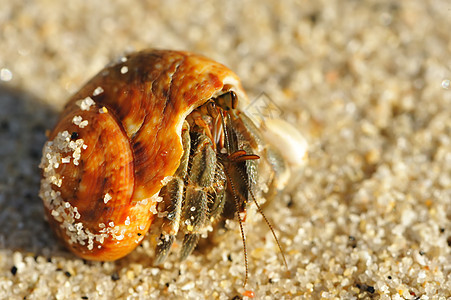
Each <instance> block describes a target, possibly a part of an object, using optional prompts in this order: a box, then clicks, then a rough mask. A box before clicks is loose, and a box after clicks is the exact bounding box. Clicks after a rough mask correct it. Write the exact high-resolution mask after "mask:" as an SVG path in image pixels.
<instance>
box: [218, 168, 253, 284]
mask: <svg viewBox="0 0 451 300" xmlns="http://www.w3.org/2000/svg"><path fill="white" fill-rule="evenodd" d="M223 166H224V165H223ZM224 172H225V174H226V176H227V178H228V179H229V180H228V182H229V183H230V187H231V188H232V192H233V198H234V200H235V208H236V215H237V218H238V223H239V224H240V231H241V239H242V241H243V251H244V266H245V268H246V275H245V277H244V284H243V287H245V286H246V284H247V279H248V274H249V267H248V262H247V248H246V235H245V234H244V226H243V221H242V220H241V217H240V203H239V200H238V197H237V193H236V189H235V185H234V184H233V180H231V177H230V174H229V171H228V170H227V167H225V166H224Z"/></svg>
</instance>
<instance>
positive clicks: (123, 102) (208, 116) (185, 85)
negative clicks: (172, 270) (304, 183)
mask: <svg viewBox="0 0 451 300" xmlns="http://www.w3.org/2000/svg"><path fill="white" fill-rule="evenodd" d="M246 105H248V100H247V97H246V95H245V93H244V91H243V89H242V87H241V84H240V82H239V79H238V77H237V76H236V75H235V74H234V73H233V72H232V71H230V70H229V69H228V68H226V67H225V66H223V65H221V64H219V63H216V62H214V61H212V60H210V59H207V58H205V57H203V56H199V55H196V54H192V53H188V52H179V51H168V50H145V51H141V52H137V53H133V54H130V55H128V56H125V57H123V58H122V59H120V60H119V61H117V62H115V63H113V64H111V65H109V66H107V67H106V68H105V69H103V70H102V71H101V72H100V73H98V74H97V75H96V76H95V77H94V78H92V79H91V80H90V81H89V82H88V83H86V85H85V86H83V87H82V88H81V89H80V91H78V92H77V93H76V94H75V95H73V96H72V97H71V98H70V99H69V101H68V103H67V105H66V106H65V108H64V110H63V112H62V114H61V116H60V118H59V121H58V122H57V124H56V126H55V128H54V129H53V130H52V131H51V133H50V134H49V141H48V142H47V143H46V144H45V145H44V149H43V156H42V161H41V164H40V168H41V169H42V180H41V190H40V197H41V198H42V200H43V203H44V207H45V211H46V214H47V219H48V222H49V224H50V226H51V227H52V228H53V230H54V231H55V232H56V234H57V236H58V237H59V238H60V239H61V240H62V242H63V243H64V244H65V246H66V247H67V248H68V249H69V250H71V251H72V252H73V253H75V254H76V255H78V256H80V257H82V258H84V259H88V260H102V261H111V260H116V259H119V258H121V257H123V256H125V255H127V254H128V253H130V252H131V251H132V250H133V249H134V248H135V247H137V246H138V245H139V244H140V243H141V241H142V240H143V238H144V236H145V235H146V233H148V232H149V231H150V232H152V233H153V234H154V235H155V236H156V237H157V238H156V239H157V243H156V251H155V262H156V263H161V262H163V261H164V260H165V259H166V257H167V255H168V253H169V251H170V248H171V245H172V244H173V242H174V240H176V239H180V241H181V257H182V258H186V257H187V256H188V255H189V254H190V253H191V252H192V251H193V249H194V248H195V246H196V244H197V243H198V240H199V238H200V236H201V235H202V234H203V233H205V231H206V230H207V227H209V226H211V225H212V224H214V223H216V222H217V221H218V220H220V219H223V218H229V219H231V218H237V219H238V220H239V221H240V228H241V233H242V236H243V242H244V232H243V227H242V222H241V221H242V217H241V214H242V213H243V212H245V211H246V207H247V204H248V203H249V202H251V201H252V200H256V199H258V198H260V197H266V198H271V197H274V195H276V194H277V192H278V191H280V190H281V189H283V188H284V186H285V185H286V182H287V178H288V176H289V172H290V168H289V166H290V164H291V165H292V164H293V163H294V164H296V163H299V162H300V161H302V160H303V159H304V155H305V145H304V144H303V142H302V141H300V140H301V139H300V138H299V137H298V136H296V134H297V133H296V130H294V129H293V128H290V127H289V126H288V125H286V124H285V123H283V124H282V125H280V124H281V123H278V122H275V124H276V125H274V126H270V127H271V128H272V129H271V128H269V127H268V128H266V129H263V124H257V123H256V122H255V121H252V120H251V119H250V118H249V117H248V116H247V115H246V114H245V113H244V112H243V108H244V107H246ZM277 124H279V125H277ZM274 128H275V129H274ZM287 128H288V132H291V134H288V135H287V134H280V132H282V131H281V130H285V132H286V129H287ZM265 132H266V133H269V134H271V135H272V139H273V140H274V137H275V136H278V137H279V139H278V142H276V144H278V145H279V146H280V145H282V148H283V149H284V150H283V151H280V147H279V149H278V148H277V147H273V146H272V145H271V143H269V142H268V140H267V138H265V134H264V133H265ZM293 135H294V138H292V137H293ZM283 152H287V153H288V154H289V155H288V157H289V159H288V160H287V159H286V157H287V155H285V157H284V153H283ZM290 160H291V161H290ZM265 220H266V218H265ZM268 224H269V223H268ZM244 245H245V244H244ZM246 264H247V261H246ZM246 271H247V268H246ZM246 275H247V274H246Z"/></svg>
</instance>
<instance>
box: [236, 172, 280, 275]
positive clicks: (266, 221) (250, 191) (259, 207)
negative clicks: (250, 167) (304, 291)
mask: <svg viewBox="0 0 451 300" xmlns="http://www.w3.org/2000/svg"><path fill="white" fill-rule="evenodd" d="M237 171H238V173H240V176H241V178H242V179H243V181H244V183H246V186H247V189H248V191H249V193H250V194H251V197H252V199H253V200H254V202H255V205H257V211H258V212H259V213H260V214H261V215H262V217H263V219H264V220H265V223H266V225H268V227H269V230H271V233H272V236H273V237H274V240H275V241H276V243H277V247H278V248H279V251H280V254H281V255H282V260H283V263H284V265H285V267H286V268H287V269H288V264H287V260H286V258H285V252H284V251H283V248H282V245H281V244H280V242H279V239H278V238H277V235H276V233H275V232H274V227H273V226H272V224H271V222H269V220H268V218H267V217H266V216H265V214H264V213H263V210H262V208H261V206H260V204H259V203H258V202H257V199H256V198H255V196H254V192H252V189H251V188H250V186H249V182H248V180H247V179H246V177H245V176H244V174H243V173H242V171H241V170H240V169H238V168H237Z"/></svg>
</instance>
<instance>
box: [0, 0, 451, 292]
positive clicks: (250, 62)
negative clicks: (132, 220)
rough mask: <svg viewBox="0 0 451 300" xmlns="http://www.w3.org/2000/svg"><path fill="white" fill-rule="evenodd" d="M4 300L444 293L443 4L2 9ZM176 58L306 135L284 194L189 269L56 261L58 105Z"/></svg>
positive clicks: (447, 61) (448, 231)
mask: <svg viewBox="0 0 451 300" xmlns="http://www.w3.org/2000/svg"><path fill="white" fill-rule="evenodd" d="M0 7H2V9H1V10H0V40H1V46H2V47H1V51H0V145H1V146H0V298H1V299H154V298H157V299H241V298H246V295H250V292H249V291H252V292H253V293H254V295H255V296H254V298H255V299H321V298H322V299H365V298H369V299H449V298H450V297H451V292H450V291H451V222H450V219H451V86H450V81H449V80H451V55H450V53H451V39H450V29H451V2H449V1H446V0H444V1H432V0H431V1H425V0H412V1H402V2H401V1H399V2H396V1H333V0H331V1H310V2H307V1H275V0H274V1H257V0H251V1H245V2H244V1H243V2H241V1H212V2H209V3H208V4H206V3H205V2H203V1H176V0H174V1H164V2H163V1H161V2H159V1H115V2H111V1H104V0H100V1H60V2H56V1H46V0H35V1H26V3H25V2H23V1H6V0H0ZM144 48H162V49H180V50H189V51H193V52H198V53H201V54H204V55H206V56H208V57H211V58H213V59H215V60H217V61H219V62H221V63H223V64H225V65H227V66H228V67H229V68H231V69H232V70H234V71H235V72H236V73H237V74H238V75H239V76H240V77H241V79H242V82H243V85H244V87H245V89H246V90H247V92H248V95H249V97H250V99H261V97H264V99H265V101H266V102H268V101H267V100H268V99H269V101H270V102H271V103H274V104H275V105H276V107H277V108H278V110H277V114H279V116H280V117H281V118H283V119H285V120H286V121H288V122H290V123H292V124H293V125H295V126H296V127H297V128H298V129H299V131H300V132H301V134H302V135H303V136H304V137H305V139H306V140H307V141H308V145H309V161H308V162H307V164H306V165H305V167H304V168H303V169H302V171H300V172H298V173H297V174H295V176H294V177H293V179H292V180H291V186H292V189H291V190H287V191H286V193H284V194H283V195H280V196H279V197H277V199H276V200H275V201H273V203H272V204H271V205H270V206H269V207H267V208H266V210H265V212H266V216H267V217H268V218H269V219H270V220H271V221H272V222H273V224H274V227H275V230H276V233H277V235H278V237H279V239H280V241H281V244H282V246H283V248H284V250H285V255H286V258H287V261H288V269H287V268H285V266H284V265H283V262H282V259H281V257H280V253H279V251H278V249H277V246H276V244H275V242H274V239H273V238H272V235H271V233H270V231H269V230H268V228H267V226H266V225H265V223H264V222H263V220H262V218H261V216H259V215H258V214H254V215H253V214H250V216H249V218H248V220H247V222H246V232H247V243H248V248H249V251H248V255H249V282H248V284H247V286H246V287H245V288H243V280H244V265H243V251H242V244H241V237H240V233H239V227H238V226H237V223H236V222H228V223H227V226H226V228H225V229H222V230H220V231H219V232H217V233H216V235H215V238H214V239H212V241H210V242H206V243H202V245H201V247H199V250H197V251H195V252H194V253H193V254H192V255H191V256H190V257H189V258H188V259H187V260H186V261H184V262H182V263H180V262H179V261H178V259H177V256H176V255H170V257H169V258H168V261H167V262H166V263H165V264H164V265H163V266H162V267H154V266H152V263H151V259H150V257H151V255H152V249H151V248H150V247H149V242H148V241H145V242H144V243H143V246H142V247H139V248H138V249H137V250H136V251H134V252H133V253H132V254H130V255H129V256H127V257H125V258H123V259H121V260H119V261H116V262H108V263H101V262H86V261H83V260H81V259H79V258H77V257H75V256H74V255H72V254H71V253H69V252H68V251H66V250H65V249H64V248H63V247H62V246H61V245H60V244H59V243H58V242H57V240H56V238H55V237H54V236H53V234H52V232H51V231H50V228H49V226H48V224H47V223H46V222H45V219H44V214H43V206H42V202H41V200H40V199H39V197H38V190H39V182H40V174H39V169H38V164H39V161H40V156H41V149H42V146H43V144H44V142H45V140H46V138H45V131H46V129H51V128H52V126H53V125H54V124H55V121H56V118H57V116H58V112H59V111H61V109H62V107H63V106H64V103H65V101H66V99H68V98H69V96H70V95H71V94H72V93H74V92H76V91H77V89H78V88H80V87H81V85H82V84H83V83H84V82H86V81H87V80H88V79H89V78H90V77H92V76H93V75H94V74H95V73H97V72H98V71H99V70H100V69H101V68H102V67H103V66H104V65H105V64H107V63H108V62H109V61H111V60H114V59H117V58H118V57H120V56H121V55H122V54H124V53H126V52H130V51H135V50H140V49H144Z"/></svg>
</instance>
